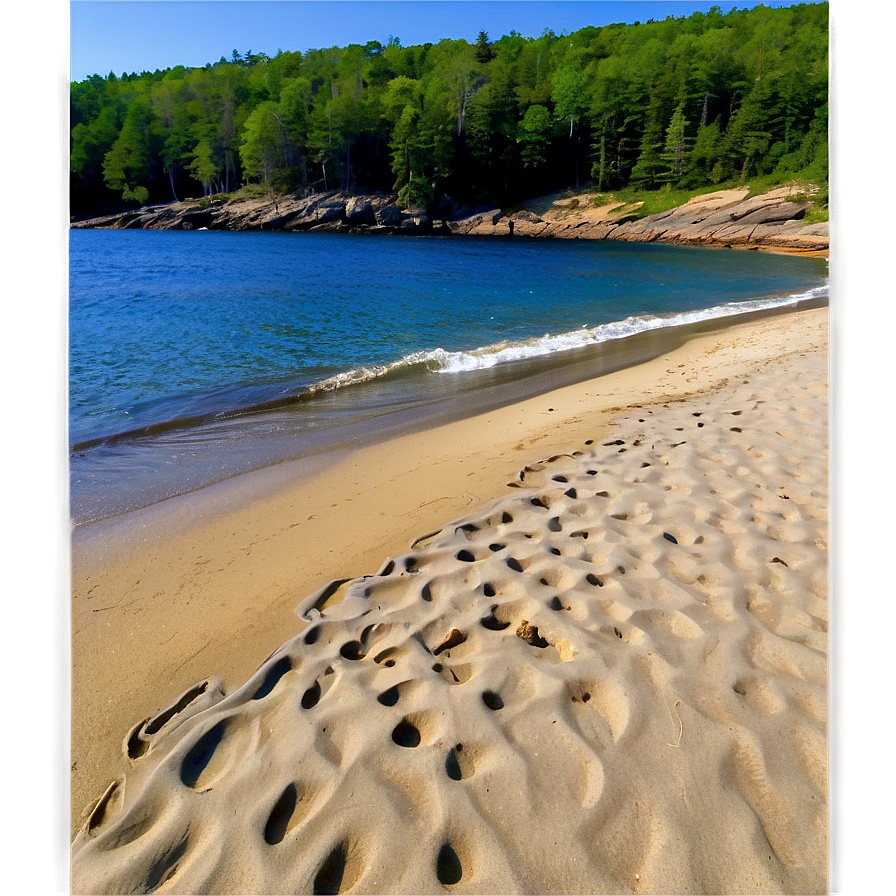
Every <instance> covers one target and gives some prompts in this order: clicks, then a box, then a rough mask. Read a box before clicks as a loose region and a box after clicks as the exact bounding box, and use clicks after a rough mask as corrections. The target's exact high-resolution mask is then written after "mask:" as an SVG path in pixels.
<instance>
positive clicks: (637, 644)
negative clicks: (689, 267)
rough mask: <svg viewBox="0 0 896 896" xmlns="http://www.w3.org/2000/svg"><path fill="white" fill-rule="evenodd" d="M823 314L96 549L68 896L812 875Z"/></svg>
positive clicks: (77, 642) (85, 574) (558, 395)
mask: <svg viewBox="0 0 896 896" xmlns="http://www.w3.org/2000/svg"><path fill="white" fill-rule="evenodd" d="M827 323H828V319H827V310H826V309H820V310H812V311H804V312H798V313H792V314H788V315H783V316H778V317H772V318H766V319H763V320H760V321H758V322H754V323H750V324H746V325H741V326H737V327H734V328H731V329H729V330H726V331H723V332H720V333H717V334H711V335H708V336H702V337H699V338H697V339H695V340H693V341H691V342H689V343H688V344H686V345H685V346H684V347H682V348H681V349H678V350H675V351H673V352H670V353H668V354H666V355H664V356H663V357H661V358H659V359H657V360H655V361H653V362H650V363H648V364H645V365H641V366H639V367H636V368H633V369H629V370H625V371H621V372H619V373H615V374H612V375H609V376H606V377H603V378H600V379H598V380H593V381H591V382H586V383H583V384H581V385H577V386H573V387H569V388H566V389H562V390H559V391H557V392H554V393H551V394H549V395H546V396H543V397H540V398H537V399H533V400H531V401H527V402H524V403H522V404H518V405H514V406H512V407H508V408H505V409H503V410H500V411H495V412H492V413H489V414H485V415H482V416H481V417H478V418H474V419H468V420H464V421H461V422H458V423H454V424H451V425H449V426H445V427H441V428H439V429H435V430H432V431H429V432H424V433H418V434H415V435H410V436H406V437H402V438H401V439H398V440H395V441H393V442H390V443H388V444H385V445H381V446H377V447H372V448H365V449H363V450H361V451H359V452H357V453H356V454H354V455H351V456H349V457H347V458H343V459H342V460H341V461H340V462H339V463H338V464H337V465H336V466H334V467H332V468H330V469H328V470H326V471H325V472H324V473H322V474H321V475H320V476H319V477H317V478H316V479H315V480H314V481H312V482H307V483H303V482H298V483H296V482H293V483H288V482H286V481H284V480H285V477H287V476H288V474H289V467H284V468H281V469H280V470H278V471H273V472H269V473H268V474H266V475H256V476H254V477H247V478H246V479H245V480H244V481H245V482H248V483H250V484H251V486H252V487H251V489H249V491H248V494H249V495H251V496H252V497H251V499H250V498H249V497H247V492H245V491H239V492H238V493H237V494H234V492H233V486H232V485H231V486H230V487H228V488H222V489H217V490H216V489H207V490H205V491H204V492H203V493H202V494H199V495H194V496H191V497H190V498H188V499H183V500H177V501H172V502H166V505H165V506H163V507H157V508H155V509H151V510H149V511H146V512H143V513H141V514H136V515H132V516H131V518H130V519H129V521H128V522H127V524H126V525H123V524H121V523H118V524H116V525H111V524H104V525H101V526H94V527H92V528H91V529H88V530H85V531H84V532H80V533H78V535H77V536H76V538H75V542H74V546H73V615H72V629H73V701H72V708H73V719H72V736H73V738H72V744H73V746H72V760H73V768H72V799H73V805H72V809H73V828H75V827H76V828H77V829H78V832H77V835H76V837H75V841H74V846H73V881H72V884H73V891H74V892H97V893H98V892H147V891H152V890H158V891H159V892H179V893H184V892H196V893H198V892H240V893H251V892H261V893H277V892H312V891H318V892H336V891H337V889H339V890H340V891H347V890H352V891H356V892H379V893H383V892H405V893H410V892H416V893H427V892H444V891H445V890H446V889H447V890H453V891H458V892H490V893H501V892H540V893H548V892H590V893H598V892H613V893H618V892H645V893H647V892H704V893H713V892H738V893H746V892H787V893H804V892H813V893H821V892H826V891H827V801H826V792H827V734H826V714H827V713H826V707H827V689H826V681H827V634H826V633H827ZM452 521H453V522H452ZM387 561H388V562H387ZM365 576H366V577H365ZM356 577H364V578H356ZM334 579H345V580H348V581H345V582H343V583H342V584H340V585H338V586H337V585H335V584H334V585H332V586H329V587H327V583H328V582H329V581H330V580H334ZM297 605H300V611H301V613H302V614H303V616H304V618H300V617H299V616H297V615H295V614H294V613H293V610H294V609H295V608H296V606H297ZM269 654H272V655H271V656H270V657H269V658H268V659H267V660H266V661H265V660H264V658H265V657H268V656H269ZM259 663H261V666H260V667H259ZM256 669H257V671H256ZM197 682H199V683H200V684H199V685H198V686H197V687H195V688H192V689H191V686H193V685H196V683H197ZM244 682H246V683H245V684H244ZM181 693H184V694H185V696H184V698H183V699H182V700H180V701H178V700H177V699H176V698H177V697H178V695H180V694H181ZM166 707H167V709H166ZM160 710H163V711H161V712H160ZM141 720H145V721H144V722H143V724H142V725H141V724H140V722H141ZM112 781H115V782H117V783H116V784H114V785H113V786H111V787H109V786H108V785H109V784H110V782H112ZM101 795H103V797H102V799H99V801H98V802H97V800H98V798H99V797H100V796H101Z"/></svg>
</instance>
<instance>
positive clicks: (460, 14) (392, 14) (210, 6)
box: [70, 0, 790, 81]
mask: <svg viewBox="0 0 896 896" xmlns="http://www.w3.org/2000/svg"><path fill="white" fill-rule="evenodd" d="M735 5H736V6H738V7H739V8H744V7H753V6H756V5H757V3H756V2H740V3H731V2H722V0H718V2H715V3H713V2H693V0H661V2H654V0H629V2H615V0H555V2H544V0H479V2H471V0H72V2H71V4H70V11H71V78H72V80H74V81H81V80H83V79H84V78H87V77H89V76H90V75H93V74H98V75H102V76H106V75H108V74H109V73H110V72H114V73H115V74H116V75H118V76H120V75H121V74H123V73H124V72H142V71H150V72H151V71H155V70H156V69H165V68H171V67H173V66H175V65H185V66H188V67H189V66H203V65H205V64H206V63H209V62H217V61H218V60H219V59H220V58H221V57H222V56H224V57H225V58H227V59H229V58H230V57H231V54H232V52H233V51H234V50H237V51H238V52H239V53H240V54H244V53H246V52H247V51H250V50H251V51H252V52H253V53H265V54H267V55H268V56H275V55H276V54H277V51H278V50H284V51H287V50H289V51H296V50H300V51H302V52H304V51H306V50H309V49H318V48H321V47H331V46H346V45H347V44H350V43H360V44H364V43H367V42H368V41H370V40H378V41H380V43H383V44H385V43H386V42H387V41H388V40H389V38H390V37H396V38H398V39H399V40H400V41H401V43H402V45H403V46H411V45H413V44H421V43H426V42H432V43H436V42H437V41H438V40H440V39H441V38H443V37H450V38H465V39H466V40H468V41H471V42H472V41H474V40H475V39H476V36H477V35H478V34H479V32H480V31H485V32H486V33H487V34H488V35H489V36H490V37H491V38H492V39H496V38H499V37H501V35H503V34H507V33H509V32H510V31H511V30H515V31H518V32H519V33H520V34H522V35H523V36H524V37H537V36H538V35H540V34H541V33H542V32H543V31H544V30H545V29H546V28H550V29H551V30H552V31H554V32H555V33H556V34H562V33H563V32H564V31H565V32H571V31H575V30H577V29H579V28H582V27H584V26H586V25H606V24H610V23H613V22H634V21H647V20H648V19H650V18H654V19H662V18H665V17H666V16H667V15H670V14H672V15H676V16H677V15H689V14H690V13H691V12H694V11H695V10H702V11H706V10H708V9H709V8H710V7H712V6H720V7H721V8H722V9H724V10H727V9H729V8H731V7H732V6H735ZM765 5H766V6H787V5H790V2H774V0H768V2H766V4H765Z"/></svg>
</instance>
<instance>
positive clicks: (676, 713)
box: [663, 700, 684, 747]
mask: <svg viewBox="0 0 896 896" xmlns="http://www.w3.org/2000/svg"><path fill="white" fill-rule="evenodd" d="M663 702H664V703H665V701H663ZM679 706H681V700H676V701H675V706H674V709H675V715H677V716H678V740H677V741H676V742H675V743H674V744H670V743H669V741H666V746H667V747H680V746H681V735H682V734H683V733H684V725H683V724H682V722H681V716H680V715H679V713H678V707H679ZM666 709H668V710H669V718H670V719H672V710H671V709H669V704H668V703H666ZM672 722H673V724H674V723H675V720H674V719H672Z"/></svg>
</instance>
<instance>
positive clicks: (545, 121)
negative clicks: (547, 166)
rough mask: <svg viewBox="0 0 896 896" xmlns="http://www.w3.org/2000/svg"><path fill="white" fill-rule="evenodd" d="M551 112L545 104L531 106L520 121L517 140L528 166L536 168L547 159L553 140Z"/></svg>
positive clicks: (525, 164) (524, 162)
mask: <svg viewBox="0 0 896 896" xmlns="http://www.w3.org/2000/svg"><path fill="white" fill-rule="evenodd" d="M551 128H552V125H551V113H550V112H549V111H548V109H547V108H546V107H545V106H540V105H538V104H536V105H534V106H529V108H528V109H526V114H525V115H524V116H523V120H522V121H521V122H520V135H519V137H517V142H518V143H519V144H520V145H521V147H522V152H521V155H522V160H523V165H524V166H525V167H526V168H535V167H537V166H538V165H541V164H543V163H544V162H545V160H546V152H547V148H548V146H549V145H550V142H551Z"/></svg>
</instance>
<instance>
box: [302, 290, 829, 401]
mask: <svg viewBox="0 0 896 896" xmlns="http://www.w3.org/2000/svg"><path fill="white" fill-rule="evenodd" d="M827 295H828V287H827V286H826V285H825V286H817V287H814V288H812V289H810V290H807V291H805V292H800V293H794V294H791V295H787V296H776V297H767V298H763V299H752V300H748V301H745V302H728V303H725V304H722V305H713V306H712V307H710V308H701V309H697V310H694V311H677V312H673V313H670V314H668V315H661V314H652V315H647V314H645V315H633V316H631V317H627V318H625V319H624V320H620V321H612V322H610V323H606V324H599V325H597V326H595V327H587V326H585V327H582V328H581V329H579V330H572V331H570V332H566V333H557V334H551V333H546V334H544V335H543V336H536V337H530V338H528V339H522V340H519V341H512V340H503V341H501V342H496V343H494V344H492V345H487V346H483V347H480V348H475V349H470V350H467V351H446V350H445V349H443V348H435V349H430V350H426V351H418V352H413V353H411V354H409V355H405V356H404V357H403V358H400V359H399V360H397V361H393V362H391V363H389V364H383V365H372V366H365V367H358V368H355V369H353V370H348V371H345V372H344V373H338V374H336V375H334V376H331V377H328V378H327V379H325V380H321V381H319V382H317V383H313V384H312V385H310V386H308V387H306V390H305V392H306V394H307V395H308V396H313V395H315V394H318V393H321V392H330V391H333V390H335V389H342V388H345V387H347V386H356V385H361V384H363V383H368V382H370V381H372V380H375V379H380V378H382V377H385V376H389V375H392V374H398V373H402V372H410V371H412V370H413V369H415V368H425V369H427V370H428V371H430V372H432V373H442V374H463V373H469V372H473V371H477V370H487V369H489V368H492V367H496V366H498V365H499V364H507V363H510V362H512V361H525V360H530V359H532V358H540V357H546V356H549V355H553V354H556V353H558V352H565V351H571V350H573V349H580V348H585V347H587V346H595V345H599V344H601V343H605V342H610V341H612V340H616V339H625V338H626V337H628V336H634V335H635V334H637V333H644V332H646V331H648V330H658V329H662V328H666V327H678V326H684V325H686V324H693V323H700V322H703V321H709V320H717V319H722V318H725V317H734V316H737V315H740V314H749V313H751V312H755V311H767V310H772V309H775V308H788V307H791V306H794V305H798V304H800V303H802V302H807V301H812V300H814V299H822V298H825V297H827Z"/></svg>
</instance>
